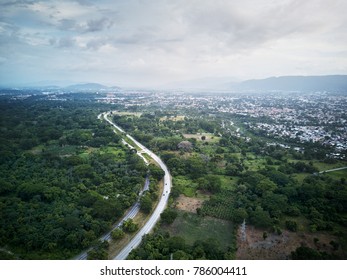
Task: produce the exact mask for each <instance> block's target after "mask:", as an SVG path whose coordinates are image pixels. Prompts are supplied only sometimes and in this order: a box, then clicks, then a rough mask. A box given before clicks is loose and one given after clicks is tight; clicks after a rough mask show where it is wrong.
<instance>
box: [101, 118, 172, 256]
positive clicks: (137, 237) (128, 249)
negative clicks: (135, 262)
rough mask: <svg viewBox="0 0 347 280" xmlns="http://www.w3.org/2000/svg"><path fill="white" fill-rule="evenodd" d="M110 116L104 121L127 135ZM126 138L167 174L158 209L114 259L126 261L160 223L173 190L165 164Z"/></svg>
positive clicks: (143, 147)
mask: <svg viewBox="0 0 347 280" xmlns="http://www.w3.org/2000/svg"><path fill="white" fill-rule="evenodd" d="M109 114H110V112H109V113H104V114H103V117H104V119H105V120H106V121H107V122H108V123H110V124H111V125H112V126H113V127H114V128H116V129H117V130H118V131H120V132H121V133H125V131H124V130H123V129H121V128H120V127H119V126H117V125H116V124H114V123H113V122H112V121H110V120H109V119H108V116H109ZM126 136H127V137H128V138H129V139H130V140H132V141H133V142H134V143H135V144H136V145H137V146H138V147H139V148H140V149H141V152H139V151H138V153H142V154H143V153H145V154H147V155H149V156H150V157H151V158H152V159H153V160H154V161H155V162H156V163H157V164H158V165H159V166H160V168H161V169H162V170H163V171H164V172H165V175H164V188H163V192H162V194H161V197H160V200H159V203H158V204H157V207H156V208H155V210H154V211H153V213H152V215H151V217H150V218H149V219H148V221H147V222H146V224H145V225H144V226H143V227H142V228H141V229H140V230H139V231H138V232H137V234H136V235H135V236H134V238H133V239H132V240H131V241H130V242H129V243H128V244H127V245H126V246H125V247H124V248H123V250H122V251H121V252H120V253H119V254H118V255H117V256H116V257H115V258H114V259H115V260H124V259H126V258H127V256H128V255H129V253H130V252H131V250H132V249H134V248H136V247H137V246H138V245H139V244H140V243H141V240H142V237H143V236H144V235H145V234H148V233H149V232H150V231H151V230H152V229H153V227H154V226H155V224H156V223H157V222H158V220H159V218H160V214H161V213H162V212H163V211H164V209H165V207H166V205H167V201H168V199H169V194H170V189H171V175H170V172H169V169H168V168H167V166H166V165H165V163H164V162H163V161H162V160H161V159H160V158H159V157H158V156H157V155H156V154H154V153H153V152H152V151H150V150H149V149H147V148H146V147H145V146H143V145H142V144H141V143H140V142H138V141H137V140H135V139H134V138H133V137H132V136H130V135H129V134H126Z"/></svg>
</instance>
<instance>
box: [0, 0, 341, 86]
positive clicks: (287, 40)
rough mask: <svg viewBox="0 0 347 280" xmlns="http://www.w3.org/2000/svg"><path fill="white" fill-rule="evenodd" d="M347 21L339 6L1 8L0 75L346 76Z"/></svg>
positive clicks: (247, 2) (242, 0) (62, 4)
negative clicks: (38, 70) (38, 71)
mask: <svg viewBox="0 0 347 280" xmlns="http://www.w3.org/2000/svg"><path fill="white" fill-rule="evenodd" d="M346 14H347V1H344V0H330V1H323V0H306V1H299V0H285V1H274V0H257V1H255V0H234V1H227V0H215V1H208V0H205V1H202V0H190V1H187V0H177V1H169V0H167V1H162V0H152V1H140V0H128V1H111V0H100V1H87V0H76V1H66V0H63V1H58V0H50V1H12V2H7V3H5V4H0V18H1V19H2V20H0V43H1V44H2V46H3V47H1V45H0V51H1V53H2V56H3V57H4V58H5V59H6V60H5V61H4V62H2V64H1V66H0V67H1V68H0V74H1V73H5V74H6V75H7V77H8V76H10V75H12V76H15V75H16V73H19V72H21V73H25V72H26V68H27V69H28V70H27V73H28V75H27V78H28V79H30V78H32V79H34V78H35V77H34V76H33V75H32V74H31V73H34V72H35V71H34V72H33V71H32V65H37V67H41V68H43V69H46V71H45V73H49V74H50V75H52V76H54V75H55V74H56V75H59V76H61V75H64V73H63V71H59V70H57V69H60V68H64V66H66V67H65V68H66V69H68V70H67V72H68V75H69V78H71V77H73V76H75V77H76V79H77V78H78V79H80V78H81V77H85V78H84V79H83V80H88V79H90V80H93V79H103V80H105V79H106V78H105V77H107V79H109V82H110V83H111V82H113V81H119V80H120V79H122V80H123V81H126V82H123V83H131V84H132V83H133V82H135V81H141V82H142V83H146V84H147V85H148V84H161V83H165V82H167V81H172V80H175V79H183V80H185V79H190V78H199V77H206V76H231V77H233V76H237V77H241V78H253V77H264V76H268V75H269V76H272V75H291V74H302V73H305V74H317V73H318V72H320V73H321V74H333V73H347V64H346V59H345V57H346V53H345V50H346V49H347V48H346V47H347V34H346V33H347V18H346V16H345V15H346ZM5 46H6V47H5ZM9 48H10V49H11V51H9V52H5V50H8V49H9ZM25 54H28V56H27V62H25V61H23V60H22V62H23V63H22V64H18V63H12V65H10V61H12V62H15V60H16V57H24V56H23V55H25ZM71 58H73V59H71ZM56 64H57V65H59V67H56ZM27 65H28V67H27ZM29 65H30V67H29ZM5 67H6V69H7V70H5ZM18 67H20V68H21V69H18ZM29 69H30V71H29ZM47 70H49V71H47ZM324 71H325V72H326V73H324ZM45 73H43V75H45ZM47 75H48V74H47ZM4 77H5V76H4ZM51 78H54V79H55V80H56V79H59V77H51ZM62 78H65V77H62ZM40 80H42V77H41V78H40ZM120 83H121V81H120Z"/></svg>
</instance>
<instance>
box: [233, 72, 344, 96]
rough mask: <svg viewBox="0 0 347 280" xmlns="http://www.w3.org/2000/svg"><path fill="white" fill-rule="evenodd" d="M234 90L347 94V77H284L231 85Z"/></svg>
mask: <svg viewBox="0 0 347 280" xmlns="http://www.w3.org/2000/svg"><path fill="white" fill-rule="evenodd" d="M228 87H229V88H230V89H233V90H242V91H250V90H254V91H271V90H280V91H334V92H343V91H344V92H346V93H347V75H331V76H282V77H271V78H267V79H261V80H247V81H244V82H241V83H237V84H235V83H230V84H229V86H228Z"/></svg>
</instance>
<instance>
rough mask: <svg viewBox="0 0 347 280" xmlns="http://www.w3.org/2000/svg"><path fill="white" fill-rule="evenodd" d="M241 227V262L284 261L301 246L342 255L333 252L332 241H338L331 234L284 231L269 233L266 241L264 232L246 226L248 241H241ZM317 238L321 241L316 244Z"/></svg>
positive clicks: (238, 250)
mask: <svg viewBox="0 0 347 280" xmlns="http://www.w3.org/2000/svg"><path fill="white" fill-rule="evenodd" d="M240 229H241V227H239V229H238V234H237V248H238V249H237V252H236V259H239V260H284V259H290V254H291V252H292V251H295V249H296V248H298V247H300V246H307V247H310V248H313V249H315V250H319V251H325V252H327V253H328V254H340V253H341V252H339V251H333V250H332V246H331V245H330V244H329V243H330V241H332V240H334V241H337V240H336V238H335V237H334V236H331V235H330V234H327V233H324V232H319V233H307V232H291V231H288V230H283V232H282V234H280V235H278V234H275V233H267V238H266V239H265V240H264V238H263V233H264V230H261V229H256V228H254V227H253V226H246V241H242V239H241V232H240ZM315 238H317V239H318V240H319V241H318V242H314V239H315Z"/></svg>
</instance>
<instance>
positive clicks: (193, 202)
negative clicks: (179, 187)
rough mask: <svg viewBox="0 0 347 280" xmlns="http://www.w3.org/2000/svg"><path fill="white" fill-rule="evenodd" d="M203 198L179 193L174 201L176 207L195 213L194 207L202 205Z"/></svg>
mask: <svg viewBox="0 0 347 280" xmlns="http://www.w3.org/2000/svg"><path fill="white" fill-rule="evenodd" d="M204 200H205V199H203V198H197V197H186V196H185V195H182V194H181V195H180V196H179V197H178V199H177V201H176V208H177V209H178V210H183V211H187V212H191V213H196V209H197V208H200V207H201V206H202V203H203V202H204Z"/></svg>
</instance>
